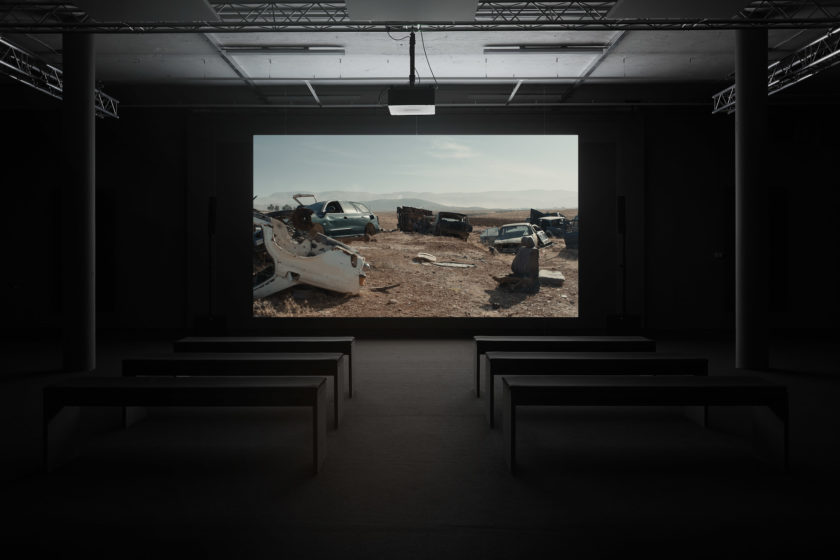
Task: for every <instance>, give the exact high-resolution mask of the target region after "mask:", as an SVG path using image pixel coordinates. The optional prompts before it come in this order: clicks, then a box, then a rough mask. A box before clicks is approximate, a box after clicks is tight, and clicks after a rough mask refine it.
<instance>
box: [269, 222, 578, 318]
mask: <svg viewBox="0 0 840 560" xmlns="http://www.w3.org/2000/svg"><path fill="white" fill-rule="evenodd" d="M524 217H525V216H521V217H518V215H514V214H513V213H510V214H507V215H506V216H500V217H499V218H498V219H499V220H500V221H502V223H510V222H513V221H517V220H519V219H522V218H524ZM379 220H380V225H381V226H382V228H383V231H382V232H381V233H379V234H377V235H375V236H374V237H372V238H371V239H370V240H369V241H364V240H353V241H349V242H347V243H348V244H349V245H350V246H352V247H353V248H355V249H356V250H358V251H359V253H361V254H362V255H363V256H364V257H365V259H366V260H367V262H368V263H369V264H370V266H371V268H370V270H369V271H368V273H367V281H366V283H365V285H364V286H363V287H362V288H361V291H360V292H359V294H358V295H344V294H336V293H333V292H329V291H326V290H322V289H319V288H314V287H310V286H303V285H300V286H296V287H293V288H290V289H288V290H285V291H284V292H281V293H278V294H274V295H272V296H270V297H268V298H265V299H262V300H256V301H255V302H254V315H255V316H257V317H576V316H577V315H578V261H577V251H573V250H568V249H566V248H565V244H564V242H563V240H561V239H554V245H551V246H549V247H545V248H542V249H540V269H546V270H559V271H561V272H562V273H563V275H564V276H565V278H566V280H565V282H564V284H563V286H562V287H551V286H546V285H543V286H542V287H541V288H540V291H539V292H538V293H536V294H520V293H508V292H504V291H502V290H500V289H498V284H497V283H496V281H495V280H493V277H494V276H506V275H507V274H509V273H510V264H511V262H512V261H513V255H510V254H495V255H494V254H491V253H490V251H489V250H488V248H487V247H486V246H485V245H482V244H481V242H480V241H479V235H480V233H481V231H483V230H484V229H485V227H484V226H476V227H475V229H474V231H473V232H472V233H471V234H470V236H469V239H468V240H467V241H462V240H460V239H456V238H454V237H435V236H431V235H423V234H418V233H404V232H401V231H393V230H395V229H396V213H380V214H379ZM421 252H422V253H430V254H432V255H434V256H435V257H436V258H437V262H438V263H441V262H451V263H464V264H470V265H474V266H473V267H471V268H449V267H443V266H436V265H433V264H429V263H421V262H417V259H416V257H417V254H418V253H421Z"/></svg>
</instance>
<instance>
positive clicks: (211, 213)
mask: <svg viewBox="0 0 840 560" xmlns="http://www.w3.org/2000/svg"><path fill="white" fill-rule="evenodd" d="M207 233H208V234H209V235H215V234H216V197H215V196H211V197H210V198H208V199H207Z"/></svg>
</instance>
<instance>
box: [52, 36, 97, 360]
mask: <svg viewBox="0 0 840 560" xmlns="http://www.w3.org/2000/svg"><path fill="white" fill-rule="evenodd" d="M63 50H64V55H63V62H64V69H63V75H64V76H63V77H64V90H63V93H62V96H63V101H62V112H63V119H62V132H63V134H62V165H63V183H62V185H61V192H62V197H61V229H60V230H59V231H58V232H56V234H57V235H58V236H59V237H60V238H61V240H62V278H61V283H62V298H61V302H62V319H63V323H62V334H63V336H62V350H63V362H64V370H65V371H91V370H93V369H94V368H95V367H96V298H95V293H96V276H95V273H96V242H95V237H94V236H95V233H96V232H95V223H96V213H95V211H96V199H95V187H96V170H95V168H96V155H95V146H96V138H95V123H94V121H95V119H96V115H95V99H94V91H95V87H96V86H95V68H94V47H93V35H90V34H81V33H65V34H64V37H63Z"/></svg>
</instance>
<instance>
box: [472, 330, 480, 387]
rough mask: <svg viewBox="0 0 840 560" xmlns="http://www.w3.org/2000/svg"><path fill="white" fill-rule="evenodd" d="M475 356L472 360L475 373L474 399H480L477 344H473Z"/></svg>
mask: <svg viewBox="0 0 840 560" xmlns="http://www.w3.org/2000/svg"><path fill="white" fill-rule="evenodd" d="M475 344H476V347H475V356H474V359H473V370H474V371H475V398H477V399H478V398H481V354H479V353H478V352H479V350H478V343H475Z"/></svg>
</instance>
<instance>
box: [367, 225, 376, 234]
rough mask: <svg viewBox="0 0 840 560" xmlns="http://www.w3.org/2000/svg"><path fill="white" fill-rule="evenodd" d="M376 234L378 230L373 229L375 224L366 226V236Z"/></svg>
mask: <svg viewBox="0 0 840 560" xmlns="http://www.w3.org/2000/svg"><path fill="white" fill-rule="evenodd" d="M375 233H376V228H375V227H373V224H371V223H368V224H367V225H366V226H365V235H374V234H375Z"/></svg>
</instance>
